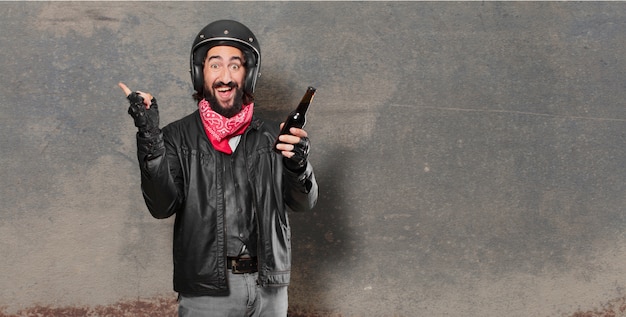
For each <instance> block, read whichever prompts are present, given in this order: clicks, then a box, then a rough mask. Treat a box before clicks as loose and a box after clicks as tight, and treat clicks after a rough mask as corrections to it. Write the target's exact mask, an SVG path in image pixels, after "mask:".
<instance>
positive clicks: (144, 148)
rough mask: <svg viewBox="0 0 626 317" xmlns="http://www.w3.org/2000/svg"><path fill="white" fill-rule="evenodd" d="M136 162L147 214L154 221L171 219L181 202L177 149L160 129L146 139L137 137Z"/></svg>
mask: <svg viewBox="0 0 626 317" xmlns="http://www.w3.org/2000/svg"><path fill="white" fill-rule="evenodd" d="M137 159H138V160H139V168H140V170H141V190H142V193H143V198H144V200H145V202H146V206H147V207H148V210H149V211H150V214H152V216H153V217H154V218H157V219H163V218H167V217H170V216H171V215H173V214H174V213H175V212H176V210H177V209H178V208H179V206H180V205H181V202H182V199H181V198H180V197H182V196H181V195H180V194H179V193H180V192H181V191H180V190H179V185H178V184H180V181H178V180H179V179H180V166H179V164H178V159H177V153H176V149H175V148H174V147H173V146H172V143H171V142H170V141H168V140H167V138H164V134H163V131H161V130H159V132H158V133H156V134H154V135H151V136H148V137H143V136H140V135H139V134H137Z"/></svg>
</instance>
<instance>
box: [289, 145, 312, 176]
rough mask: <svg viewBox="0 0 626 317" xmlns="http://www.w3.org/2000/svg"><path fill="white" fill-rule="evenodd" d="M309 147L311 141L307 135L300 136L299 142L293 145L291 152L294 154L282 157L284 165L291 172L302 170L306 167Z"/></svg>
mask: <svg viewBox="0 0 626 317" xmlns="http://www.w3.org/2000/svg"><path fill="white" fill-rule="evenodd" d="M310 149H311V141H310V140H309V138H307V137H302V138H300V142H298V143H296V144H294V145H293V150H291V152H293V153H294V155H293V156H292V157H291V158H286V157H283V161H284V163H285V166H286V167H287V168H288V169H289V170H291V171H292V172H302V170H303V169H304V168H305V167H306V162H307V158H308V157H309V150H310Z"/></svg>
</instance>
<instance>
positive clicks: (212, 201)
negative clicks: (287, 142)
mask: <svg viewBox="0 0 626 317" xmlns="http://www.w3.org/2000/svg"><path fill="white" fill-rule="evenodd" d="M277 134H278V127H271V126H270V125H268V124H264V123H263V122H262V121H261V120H259V119H258V118H253V120H252V122H251V124H250V127H249V128H248V129H247V130H246V132H245V133H244V134H243V135H242V138H241V141H240V143H239V146H238V147H237V151H245V155H244V156H242V155H240V154H243V153H238V155H237V156H238V157H243V158H244V159H245V164H244V165H243V166H246V167H247V168H246V170H245V171H244V170H242V168H239V169H238V170H237V171H235V172H236V173H247V179H248V186H251V188H252V190H251V191H250V192H251V193H252V196H253V197H249V199H252V200H253V204H252V205H253V208H254V210H253V212H255V213H256V215H257V219H258V221H257V225H258V228H257V229H258V230H257V231H258V238H257V239H258V250H257V256H258V261H259V281H258V282H259V283H260V284H261V285H263V286H276V285H281V286H282V285H288V284H289V278H290V270H291V232H290V227H289V220H288V218H287V210H288V209H290V210H293V211H307V210H310V209H311V208H313V207H314V206H315V204H316V202H317V195H318V189H317V183H316V181H315V176H314V174H313V168H312V167H311V165H310V164H309V165H308V166H307V167H306V170H305V171H304V172H302V173H300V174H295V173H292V172H291V171H289V170H288V169H286V168H284V165H283V162H282V156H281V155H279V154H277V153H275V152H274V151H272V146H273V141H274V140H275V137H276V135H277ZM137 150H138V151H137V154H138V159H139V163H140V164H139V165H140V168H141V187H142V191H143V196H144V199H145V202H146V205H147V206H148V209H149V210H150V213H151V214H152V216H153V217H155V218H167V217H170V216H171V215H173V214H176V220H175V223H174V245H173V258H174V290H175V291H176V292H179V293H183V294H186V295H222V294H227V293H228V281H227V278H226V276H227V268H226V250H225V246H226V244H225V233H224V230H225V223H224V215H225V210H224V198H223V195H224V193H225V191H224V187H223V182H222V178H223V177H225V176H224V175H222V171H223V169H222V168H220V167H221V166H222V165H221V164H222V163H221V160H223V159H225V157H228V156H225V155H222V154H221V153H218V152H216V151H215V150H214V149H213V147H212V145H211V143H210V141H209V139H208V138H207V136H206V134H205V132H204V128H203V126H202V122H201V119H200V116H199V112H198V111H195V112H194V113H192V114H190V115H188V116H186V117H184V118H182V119H181V120H178V121H176V122H173V123H171V124H169V125H167V126H166V127H164V128H163V130H162V132H161V133H160V134H158V135H156V136H153V137H151V138H142V137H140V136H139V135H138V136H137ZM231 192H232V191H231Z"/></svg>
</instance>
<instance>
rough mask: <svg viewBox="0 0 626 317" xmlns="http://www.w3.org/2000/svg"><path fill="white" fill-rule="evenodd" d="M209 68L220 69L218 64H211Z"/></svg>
mask: <svg viewBox="0 0 626 317" xmlns="http://www.w3.org/2000/svg"><path fill="white" fill-rule="evenodd" d="M209 68H210V69H219V68H220V65H219V64H215V63H213V64H209Z"/></svg>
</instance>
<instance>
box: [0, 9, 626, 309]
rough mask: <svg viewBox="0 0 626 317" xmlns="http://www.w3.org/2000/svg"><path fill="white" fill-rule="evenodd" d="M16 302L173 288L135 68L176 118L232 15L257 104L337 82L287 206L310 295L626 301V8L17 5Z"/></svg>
mask: <svg viewBox="0 0 626 317" xmlns="http://www.w3.org/2000/svg"><path fill="white" fill-rule="evenodd" d="M0 16H1V17H2V19H0V27H1V28H0V29H1V30H2V32H0V47H1V49H0V79H1V80H0V92H1V94H0V148H1V150H0V151H1V154H0V163H1V164H0V173H1V179H2V187H1V189H0V197H1V200H2V211H1V213H0V217H1V218H0V219H1V221H0V254H1V256H0V268H1V269H0V283H1V286H2V287H0V307H5V308H6V309H7V312H11V311H16V310H18V309H24V308H28V307H32V306H35V305H46V306H52V307H63V306H77V307H93V306H96V305H105V306H106V305H112V304H113V303H116V302H118V301H123V300H129V299H131V300H132V299H138V298H152V297H166V298H173V297H174V296H175V294H174V293H173V292H172V290H171V273H172V272H171V270H172V267H171V253H170V247H171V226H172V222H173V219H168V220H156V219H152V218H151V217H150V215H149V214H148V212H147V210H146V208H145V206H144V204H143V201H142V198H141V193H140V189H139V173H138V167H137V163H136V161H135V147H134V146H135V141H134V131H135V128H134V127H133V124H132V120H131V119H130V117H129V116H128V115H127V114H126V108H127V104H126V101H125V99H124V98H123V96H122V93H121V91H120V90H119V89H118V88H117V87H116V84H117V82H118V81H124V82H126V83H127V84H128V85H129V86H130V87H131V88H133V89H140V90H145V91H149V92H152V93H153V94H154V95H156V96H157V98H158V100H159V104H160V107H161V114H162V116H161V121H162V123H164V124H166V123H169V122H171V121H173V120H176V119H178V118H180V117H182V116H183V115H185V114H187V113H190V112H192V111H193V110H194V109H195V105H194V104H193V102H192V100H191V98H190V94H191V92H192V90H191V85H190V79H189V73H188V69H189V66H188V54H189V49H190V45H191V41H192V39H193V37H194V36H195V34H196V33H197V32H198V31H199V30H200V28H202V27H203V26H204V25H206V24H207V23H208V22H210V21H213V20H216V19H221V18H232V19H237V20H240V21H241V22H243V23H245V24H247V25H248V26H249V27H250V28H251V29H253V30H254V31H255V33H256V34H257V36H258V38H259V40H260V43H261V46H262V51H263V68H262V73H263V75H262V77H261V79H260V82H259V85H258V86H257V100H258V104H259V106H258V108H257V110H258V114H259V115H260V116H263V117H267V118H274V119H282V117H283V116H284V115H285V114H286V113H287V111H288V110H289V109H290V108H292V107H293V106H295V104H296V103H297V101H298V100H299V98H300V96H301V95H302V93H303V92H304V90H305V88H306V86H308V85H313V86H316V87H317V88H318V95H317V96H316V99H315V101H314V105H313V106H312V109H311V113H310V120H309V125H308V131H309V133H310V134H311V136H312V140H313V153H312V157H311V160H312V162H313V164H314V165H315V167H316V171H317V175H318V181H319V185H320V188H321V195H320V201H319V205H318V207H317V208H316V210H315V212H312V213H308V214H293V215H292V217H291V222H292V227H293V236H294V237H293V242H294V243H293V244H294V262H295V266H294V278H293V283H292V286H291V287H290V296H291V298H290V299H291V301H290V303H291V305H292V307H299V309H301V310H302V311H307V310H308V311H332V312H336V313H340V314H342V316H503V315H506V316H562V315H566V314H570V313H573V312H575V311H577V310H579V309H582V310H587V309H593V308H594V307H599V305H601V304H602V303H606V302H607V301H610V300H613V299H616V298H620V297H622V296H624V293H625V287H626V282H625V281H626V266H625V265H624V263H626V247H624V242H625V241H626V237H625V235H624V229H623V228H624V225H625V224H626V216H625V213H624V211H625V207H624V205H625V198H624V193H625V191H626V187H625V183H624V179H625V177H626V168H625V167H624V163H625V161H626V160H625V154H626V153H625V149H624V140H625V138H626V132H625V130H624V128H625V127H626V107H624V100H625V99H626V91H625V89H624V88H625V85H624V78H625V75H626V61H625V59H624V56H625V55H626V41H625V38H626V37H625V34H626V32H625V31H626V4H624V3H620V2H617V3H613V2H610V3H599V2H584V3H569V2H547V3H546V2H508V3H500V2H462V3H450V2H434V3H433V2H408V3H403V2H362V3H361V2H259V3H246V2H203V3H191V2H154V3H152V2H135V3H127V2H66V3H56V2H10V3H1V4H0Z"/></svg>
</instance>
